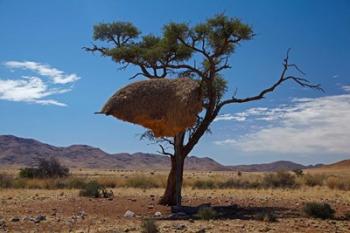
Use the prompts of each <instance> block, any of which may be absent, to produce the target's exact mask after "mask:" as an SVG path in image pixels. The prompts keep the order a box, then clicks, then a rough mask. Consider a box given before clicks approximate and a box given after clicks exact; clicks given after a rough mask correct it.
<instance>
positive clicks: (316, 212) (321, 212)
mask: <svg viewBox="0 0 350 233" xmlns="http://www.w3.org/2000/svg"><path fill="white" fill-rule="evenodd" d="M303 210H304V213H305V214H306V215H308V216H310V217H314V218H321V219H329V218H333V216H334V213H335V210H334V209H332V207H331V206H330V205H329V204H328V203H317V202H309V203H306V204H305V206H304V209H303Z"/></svg>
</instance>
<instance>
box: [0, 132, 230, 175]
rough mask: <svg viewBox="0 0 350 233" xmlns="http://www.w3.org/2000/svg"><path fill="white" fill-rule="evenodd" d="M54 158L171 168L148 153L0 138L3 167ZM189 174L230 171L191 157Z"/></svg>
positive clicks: (76, 163) (75, 164) (86, 164)
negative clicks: (111, 151)
mask: <svg viewBox="0 0 350 233" xmlns="http://www.w3.org/2000/svg"><path fill="white" fill-rule="evenodd" d="M49 156H53V157H56V158H57V159H59V160H60V161H61V162H62V163H63V164H65V165H66V166H68V167H70V168H104V169H130V170H131V169H133V170H135V169H157V170H166V169H169V167H170V160H169V158H168V157H167V156H162V155H157V154H146V153H135V154H128V153H119V154H108V153H106V152H104V151H102V150H101V149H99V148H95V147H91V146H87V145H72V146H69V147H56V146H52V145H48V144H45V143H41V142H39V141H36V140H34V139H26V138H19V137H15V136H11V135H4V136H0V166H8V165H14V166H30V165H32V164H33V163H34V162H35V159H36V158H45V157H49ZM185 169H187V170H212V171H215V170H226V167H225V166H223V165H221V164H220V163H218V162H216V161H214V160H213V159H210V158H198V157H195V156H190V157H188V159H186V162H185Z"/></svg>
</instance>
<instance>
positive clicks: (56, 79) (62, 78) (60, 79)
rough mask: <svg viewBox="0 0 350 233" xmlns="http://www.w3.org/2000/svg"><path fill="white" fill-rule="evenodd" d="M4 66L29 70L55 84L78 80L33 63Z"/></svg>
mask: <svg viewBox="0 0 350 233" xmlns="http://www.w3.org/2000/svg"><path fill="white" fill-rule="evenodd" d="M4 64H5V66H7V67H8V68H11V69H24V70H31V71H33V72H36V73H38V74H40V75H42V76H47V77H49V78H51V79H52V81H53V83H55V84H67V83H72V82H75V81H77V80H79V79H80V77H78V76H77V75H76V74H74V73H73V74H65V73H64V72H63V71H61V70H58V69H56V68H53V67H50V66H49V65H44V64H41V63H38V62H33V61H7V62H5V63H4Z"/></svg>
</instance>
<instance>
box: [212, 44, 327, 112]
mask: <svg viewBox="0 0 350 233" xmlns="http://www.w3.org/2000/svg"><path fill="white" fill-rule="evenodd" d="M289 52H290V49H288V51H287V56H286V58H285V59H284V63H283V70H282V73H281V76H280V78H279V79H278V80H277V81H276V82H275V83H274V84H273V85H272V86H270V87H269V88H266V89H264V90H262V91H261V92H260V93H259V94H258V95H256V96H251V97H247V98H242V99H240V98H235V97H234V96H233V97H232V98H231V99H228V100H224V101H222V102H221V103H219V104H218V106H217V108H216V110H215V112H216V114H218V112H219V111H220V109H221V108H222V107H223V106H224V105H227V104H232V103H245V102H250V101H254V100H260V99H263V98H264V97H265V95H266V94H268V93H270V92H273V91H274V90H275V89H276V88H277V87H278V86H280V85H281V84H282V83H283V82H285V81H287V80H293V81H295V82H296V83H297V84H299V85H300V86H302V87H308V88H312V89H316V90H321V91H323V89H322V88H321V86H320V84H312V83H311V82H310V81H309V80H307V79H305V78H299V77H294V76H287V77H285V75H286V72H287V70H288V68H289V67H294V68H296V69H297V70H298V71H299V72H300V73H302V74H304V72H302V71H301V70H300V69H299V68H298V66H296V65H295V64H289V63H288V59H289Z"/></svg>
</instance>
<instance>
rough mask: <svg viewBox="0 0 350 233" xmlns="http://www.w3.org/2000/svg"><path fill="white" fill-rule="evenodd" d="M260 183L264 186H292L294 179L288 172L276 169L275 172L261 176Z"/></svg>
mask: <svg viewBox="0 0 350 233" xmlns="http://www.w3.org/2000/svg"><path fill="white" fill-rule="evenodd" d="M262 185H263V186H264V187H265V188H294V187H295V186H296V181H295V177H294V176H293V175H291V174H290V173H288V172H284V171H278V172H277V173H270V174H266V175H265V176H264V177H263V180H262Z"/></svg>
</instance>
